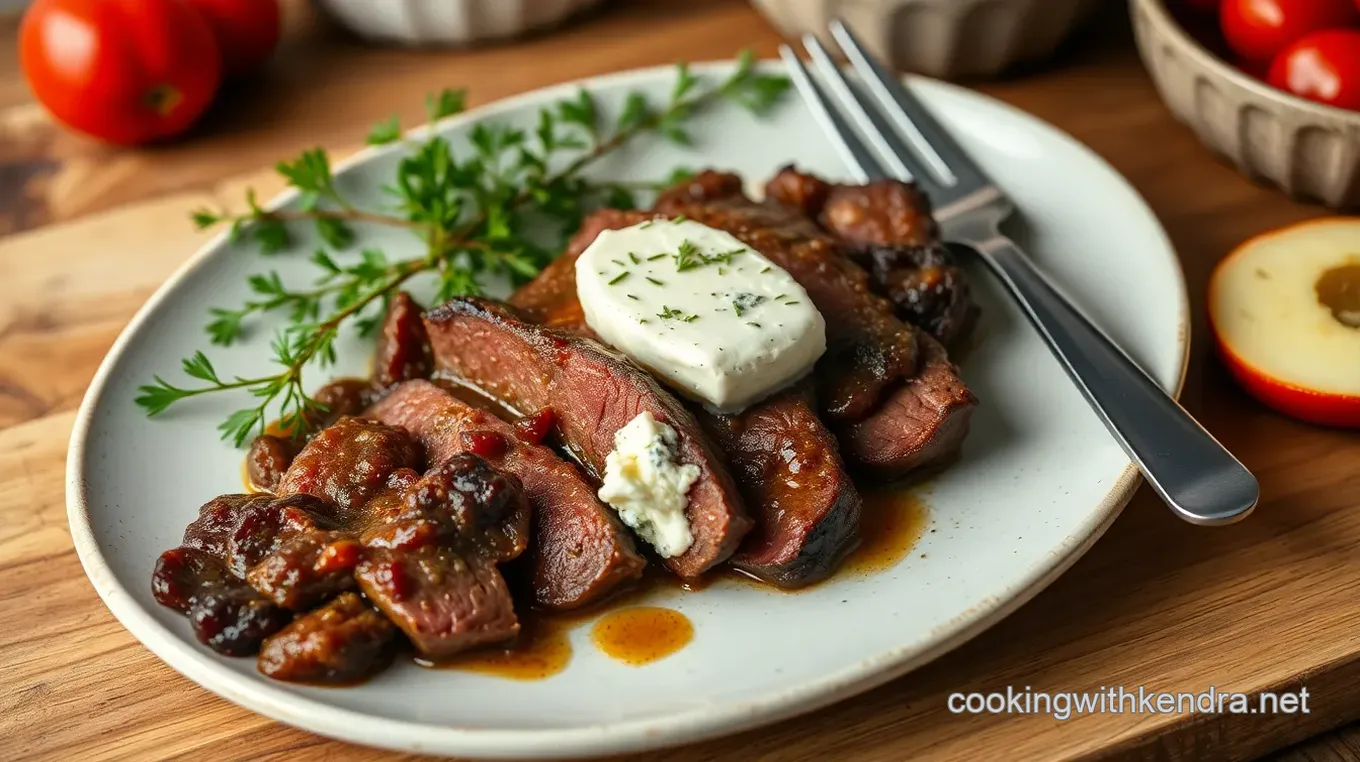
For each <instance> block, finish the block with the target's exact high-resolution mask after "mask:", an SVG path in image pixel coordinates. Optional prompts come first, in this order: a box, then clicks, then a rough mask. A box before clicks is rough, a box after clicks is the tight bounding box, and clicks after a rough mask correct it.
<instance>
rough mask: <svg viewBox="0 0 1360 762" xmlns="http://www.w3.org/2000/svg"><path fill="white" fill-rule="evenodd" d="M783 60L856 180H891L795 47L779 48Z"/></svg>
mask: <svg viewBox="0 0 1360 762" xmlns="http://www.w3.org/2000/svg"><path fill="white" fill-rule="evenodd" d="M779 57H780V58H782V59H784V65H785V66H786V67H787V68H788V70H789V79H791V80H793V84H794V86H795V87H797V88H798V91H799V92H800V93H802V95H803V100H804V101H805V102H806V103H807V106H808V108H809V109H810V110H811V111H812V115H813V116H814V117H815V118H816V119H817V121H818V122H819V123H821V125H822V129H823V130H824V131H825V132H826V134H827V135H829V136H830V137H831V139H832V141H833V142H834V143H835V144H836V145H837V146H838V147H839V148H840V149H841V154H842V155H843V156H844V158H845V160H846V162H847V163H848V164H849V165H850V169H851V170H852V171H853V172H854V173H855V179H856V180H858V181H859V182H861V183H867V182H870V181H872V180H881V179H886V178H891V177H892V176H891V175H890V174H888V171H887V170H886V169H884V168H883V165H882V164H880V163H879V161H878V159H876V158H874V155H873V152H871V151H870V150H869V148H868V146H866V145H864V142H863V141H861V140H860V139H859V136H858V135H857V134H855V131H854V129H853V128H851V127H850V125H848V124H846V123H845V120H844V119H842V118H841V116H840V114H838V113H836V110H835V109H834V108H832V107H831V104H830V103H829V102H828V101H827V98H826V94H825V93H823V92H822V88H821V87H819V86H818V85H817V83H816V82H814V81H813V80H812V75H810V74H808V70H807V68H806V67H804V66H803V61H802V59H800V58H799V57H798V54H797V53H794V52H793V48H790V47H789V46H788V45H780V46H779Z"/></svg>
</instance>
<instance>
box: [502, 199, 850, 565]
mask: <svg viewBox="0 0 1360 762" xmlns="http://www.w3.org/2000/svg"><path fill="white" fill-rule="evenodd" d="M653 216H655V215H652V214H648V213H645V212H619V211H615V210H602V211H600V212H597V213H595V214H592V215H591V216H590V217H588V218H586V221H585V223H584V224H583V225H582V227H581V231H580V232H579V233H578V234H577V235H576V236H575V237H574V238H573V239H572V241H571V242H570V243H569V244H568V246H567V250H566V252H565V253H563V254H562V256H560V257H558V258H557V259H556V260H554V261H553V262H552V263H551V264H549V265H548V266H547V267H546V268H545V269H544V270H543V272H542V273H540V274H539V276H538V277H537V278H535V279H534V280H533V281H531V282H530V283H529V284H527V285H526V286H524V287H523V288H521V289H520V290H519V291H517V292H515V294H514V295H513V296H511V297H510V303H511V304H512V305H514V306H515V307H517V308H520V309H521V310H522V311H523V312H524V313H525V314H526V315H528V316H531V317H532V319H534V320H535V321H538V322H541V323H543V324H545V325H553V326H557V327H559V328H562V329H565V330H574V331H578V332H582V333H586V334H589V335H592V336H593V335H594V334H593V332H591V331H590V328H589V326H587V325H586V324H585V317H584V314H583V313H582V311H581V302H580V300H579V299H578V298H577V296H576V267H575V262H576V258H577V257H579V256H580V254H581V252H583V251H585V249H586V248H587V247H588V246H589V245H590V244H591V242H593V241H594V239H595V237H596V236H598V235H599V234H600V232H601V231H603V230H611V229H618V228H624V227H629V226H631V225H635V224H637V223H639V222H643V221H645V220H647V219H650V218H651V217H653ZM810 397H811V395H810V394H807V393H804V391H802V390H790V391H788V392H784V393H781V394H778V395H776V396H775V397H773V398H772V399H769V400H764V401H762V402H760V403H757V404H755V405H753V406H751V407H750V408H749V409H747V410H745V411H743V412H742V413H740V414H737V415H728V416H714V415H712V414H710V413H708V412H706V411H704V410H702V409H695V411H694V414H695V416H696V417H697V418H698V419H699V420H700V421H701V422H702V423H703V425H704V426H705V428H706V429H707V430H708V431H709V433H710V434H711V435H712V439H713V441H714V443H715V444H717V446H718V447H719V449H720V450H722V452H723V456H724V458H725V460H726V463H727V467H728V469H729V470H730V472H731V473H732V474H733V475H734V476H735V477H737V485H738V488H739V489H740V490H741V493H742V497H743V498H744V499H745V500H746V506H747V508H748V509H749V510H750V511H751V514H752V518H753V519H754V520H755V527H754V528H753V529H752V530H751V532H750V533H749V534H748V535H746V539H745V540H743V542H742V544H741V546H740V547H739V548H738V549H737V552H736V554H735V555H733V556H732V558H731V561H732V563H733V564H734V565H737V566H739V567H741V568H743V569H745V570H747V571H749V572H750V573H752V574H755V575H756V576H759V577H760V578H762V579H765V580H767V581H769V582H771V583H773V584H776V585H781V586H785V587H797V586H800V585H805V584H809V583H811V582H815V581H816V580H818V579H821V578H823V577H825V576H827V575H828V574H830V573H831V572H832V571H833V570H835V568H836V567H837V565H838V564H839V563H840V561H841V559H843V558H844V557H845V555H846V554H848V553H849V552H850V551H851V550H853V549H854V547H855V545H856V543H858V541H859V511H860V497H859V492H858V491H857V490H856V489H855V485H854V483H853V482H852V481H851V480H850V477H849V476H848V475H847V474H846V472H845V467H844V465H843V464H842V462H841V459H840V455H839V454H838V452H837V445H836V441H835V439H834V438H833V437H832V436H831V433H830V432H828V431H827V430H826V427H825V426H823V425H822V422H821V421H820V420H818V418H817V414H816V412H815V406H814V405H813V403H812V400H811V399H810Z"/></svg>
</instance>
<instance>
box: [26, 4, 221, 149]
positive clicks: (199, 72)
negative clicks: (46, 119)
mask: <svg viewBox="0 0 1360 762" xmlns="http://www.w3.org/2000/svg"><path fill="white" fill-rule="evenodd" d="M19 61H20V64H21V66H22V67H23V70H24V76H25V77H26V78H27V79H28V84H29V87H30V88H32V90H33V94H34V95H35V96H37V98H38V100H39V101H41V102H42V104H43V105H44V106H46V107H47V109H48V110H49V111H51V112H52V114H53V115H54V116H55V117H56V118H57V119H59V120H61V121H62V122H64V123H65V124H67V125H68V126H70V127H72V128H74V129H76V130H80V131H81V132H84V133H88V134H90V135H93V136H94V137H97V138H100V139H103V140H107V141H109V142H111V143H120V144H123V145H137V144H140V143H147V142H150V141H154V140H161V139H164V138H168V137H170V136H172V135H176V134H178V133H180V132H182V131H184V130H185V129H186V128H188V127H189V125H191V124H193V123H194V121H195V120H196V119H198V117H199V116H200V115H201V114H202V113H203V111H204V110H205V109H207V108H208V104H210V103H211V102H212V99H213V94H214V93H216V92H217V86H218V84H219V83H220V82H221V79H222V61H221V55H220V54H219V52H218V49H217V40H216V39H215V38H214V37H213V33H212V29H211V28H210V27H209V26H208V23H207V22H206V21H204V20H203V18H202V17H201V16H200V15H199V14H198V12H197V11H195V10H194V9H193V8H190V7H189V6H187V5H184V4H183V3H181V2H180V0H37V1H36V2H35V3H33V5H32V6H30V8H29V10H28V12H27V13H26V14H25V15H24V19H23V23H22V25H21V28H20V30H19Z"/></svg>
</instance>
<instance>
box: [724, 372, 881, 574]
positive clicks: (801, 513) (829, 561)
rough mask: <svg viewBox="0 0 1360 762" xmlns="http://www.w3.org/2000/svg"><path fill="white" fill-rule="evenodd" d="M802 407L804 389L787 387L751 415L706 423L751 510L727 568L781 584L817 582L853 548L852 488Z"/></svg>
mask: <svg viewBox="0 0 1360 762" xmlns="http://www.w3.org/2000/svg"><path fill="white" fill-rule="evenodd" d="M810 409H811V406H810V405H809V404H808V402H807V392H805V391H804V390H802V389H790V390H788V391H786V392H781V393H780V394H778V395H776V396H775V397H773V398H771V399H769V400H766V401H765V402H764V403H763V404H762V405H761V407H760V409H759V411H758V412H755V411H750V410H748V411H746V412H745V413H742V414H741V415H729V416H711V417H710V418H709V419H708V427H709V429H710V431H712V432H713V435H714V439H715V440H716V441H717V442H718V443H719V446H720V447H722V448H723V450H724V451H725V452H727V454H728V459H729V462H730V463H732V464H733V468H734V471H733V473H734V474H735V475H736V476H737V483H738V484H740V485H741V487H742V491H743V494H744V495H745V497H746V504H747V505H750V506H758V513H757V514H756V527H755V529H754V530H753V531H752V532H751V534H749V535H747V536H746V541H745V542H743V543H742V545H741V547H740V548H739V549H738V550H737V552H736V554H735V555H733V556H732V558H731V563H732V565H733V566H735V567H737V568H738V569H742V570H743V571H746V572H749V573H751V574H753V575H755V576H757V577H759V578H761V579H763V580H765V581H767V582H770V583H772V584H775V585H779V586H781V587H802V586H804V585H809V584H811V583H813V582H817V581H819V580H822V579H825V578H826V577H828V576H830V575H831V573H832V572H834V571H835V570H836V569H837V568H838V567H839V566H840V563H841V561H843V560H845V557H846V556H847V555H849V554H850V552H851V551H852V550H854V549H855V547H856V546H858V545H859V517H860V508H861V503H860V497H859V491H858V490H856V489H855V485H854V483H853V482H852V481H851V480H850V477H849V475H847V474H846V472H845V467H844V465H843V464H842V463H841V459H840V455H839V454H837V451H836V440H835V439H834V438H833V437H832V436H831V433H830V432H828V431H827V430H826V427H824V426H822V424H821V422H820V421H818V420H817V419H816V417H814V416H811V415H808V412H809V411H810Z"/></svg>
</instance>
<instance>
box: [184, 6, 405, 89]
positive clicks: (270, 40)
mask: <svg viewBox="0 0 1360 762" xmlns="http://www.w3.org/2000/svg"><path fill="white" fill-rule="evenodd" d="M381 1H382V2H386V1H387V0H381ZM184 2H187V3H188V4H189V5H192V6H194V7H195V8H197V9H198V11H199V13H202V14H203V18H205V19H207V20H208V24H210V25H211V26H212V28H213V32H214V33H215V34H216V35H217V44H218V45H219V46H220V47H221V48H222V63H223V65H224V66H225V67H226V71H227V74H244V73H245V72H248V71H250V70H251V69H254V68H255V67H257V66H259V65H260V64H262V63H264V62H265V61H267V60H268V59H269V56H270V54H272V53H273V52H274V48H275V47H276V46H277V45H278V44H279V4H278V0H184Z"/></svg>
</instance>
